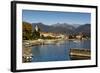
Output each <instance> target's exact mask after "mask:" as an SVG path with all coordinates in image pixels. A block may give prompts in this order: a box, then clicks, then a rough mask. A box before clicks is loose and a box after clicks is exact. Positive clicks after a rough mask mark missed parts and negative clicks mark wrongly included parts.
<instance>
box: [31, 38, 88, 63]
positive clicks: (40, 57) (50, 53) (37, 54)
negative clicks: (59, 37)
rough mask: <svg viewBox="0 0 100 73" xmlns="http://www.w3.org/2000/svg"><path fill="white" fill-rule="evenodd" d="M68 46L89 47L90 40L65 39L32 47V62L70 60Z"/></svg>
mask: <svg viewBox="0 0 100 73" xmlns="http://www.w3.org/2000/svg"><path fill="white" fill-rule="evenodd" d="M70 48H80V49H90V40H81V41H79V40H67V41H60V42H59V43H56V44H49V45H38V46H33V47H32V54H33V59H32V62H47V61H64V60H70V56H69V50H70Z"/></svg>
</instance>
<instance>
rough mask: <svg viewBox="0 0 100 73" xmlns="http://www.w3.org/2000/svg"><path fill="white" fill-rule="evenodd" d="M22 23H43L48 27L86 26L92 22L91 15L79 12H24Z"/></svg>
mask: <svg viewBox="0 0 100 73" xmlns="http://www.w3.org/2000/svg"><path fill="white" fill-rule="evenodd" d="M22 21H25V22H29V23H38V22H42V23H44V24H46V25H52V24H56V23H68V24H86V23H90V22H91V14H90V13H79V12H55V11H35V10H23V13H22Z"/></svg>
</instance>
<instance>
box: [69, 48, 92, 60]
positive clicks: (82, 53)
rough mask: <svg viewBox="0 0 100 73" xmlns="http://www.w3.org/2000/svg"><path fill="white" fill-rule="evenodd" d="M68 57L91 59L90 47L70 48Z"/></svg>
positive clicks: (72, 58)
mask: <svg viewBox="0 0 100 73" xmlns="http://www.w3.org/2000/svg"><path fill="white" fill-rule="evenodd" d="M70 58H71V60H87V59H91V51H90V49H79V48H72V49H70Z"/></svg>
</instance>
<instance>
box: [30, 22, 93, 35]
mask: <svg viewBox="0 0 100 73" xmlns="http://www.w3.org/2000/svg"><path fill="white" fill-rule="evenodd" d="M36 25H37V26H38V27H39V28H40V31H42V32H52V33H61V34H68V35H70V34H79V33H83V34H85V35H89V36H90V32H91V25H90V24H83V25H80V24H73V25H71V24H67V23H56V24H52V25H46V24H43V23H32V27H33V29H34V28H35V26H36Z"/></svg>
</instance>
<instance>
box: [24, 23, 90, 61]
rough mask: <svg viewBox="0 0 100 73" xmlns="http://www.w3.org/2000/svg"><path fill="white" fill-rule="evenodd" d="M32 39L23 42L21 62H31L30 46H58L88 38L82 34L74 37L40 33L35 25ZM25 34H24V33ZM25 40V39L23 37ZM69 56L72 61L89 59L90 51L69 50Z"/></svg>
mask: <svg viewBox="0 0 100 73" xmlns="http://www.w3.org/2000/svg"><path fill="white" fill-rule="evenodd" d="M33 32H34V33H33V35H34V37H33V38H34V39H31V40H30V39H29V40H23V48H24V49H23V62H31V60H32V58H33V55H32V49H29V48H30V47H31V46H36V45H48V44H58V43H59V42H60V44H61V41H65V40H75V41H76V40H77V41H81V40H87V39H88V37H83V35H82V33H80V34H78V35H76V36H74V35H71V36H68V35H64V34H57V33H51V32H41V31H40V28H39V27H38V26H37V25H36V26H35V29H34V31H33ZM24 34H25V33H24ZM23 38H25V37H23ZM70 56H71V58H72V59H90V50H88V49H86V50H79V49H71V51H70Z"/></svg>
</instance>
